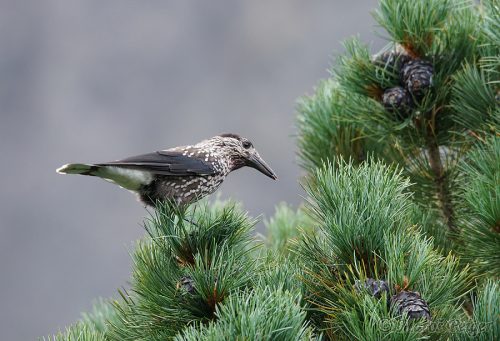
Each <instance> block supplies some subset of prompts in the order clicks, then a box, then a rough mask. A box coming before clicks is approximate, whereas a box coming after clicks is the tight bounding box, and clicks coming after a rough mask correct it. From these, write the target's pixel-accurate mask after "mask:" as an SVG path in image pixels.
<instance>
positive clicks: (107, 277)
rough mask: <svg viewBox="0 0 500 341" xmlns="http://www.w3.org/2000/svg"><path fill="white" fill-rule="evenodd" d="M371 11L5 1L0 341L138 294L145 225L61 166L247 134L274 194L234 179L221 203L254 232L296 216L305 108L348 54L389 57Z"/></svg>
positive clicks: (256, 4) (348, 6) (0, 58)
mask: <svg viewBox="0 0 500 341" xmlns="http://www.w3.org/2000/svg"><path fill="white" fill-rule="evenodd" d="M376 3H377V2H376V1H375V0H370V1H368V0H365V1H347V0H344V1H341V0H338V1H334V0H331V1H300V0H278V1H272V2H270V1H264V0H262V1H231V0H226V1H222V0H220V1H214V0H212V1H165V0H161V1H160V0H151V1H135V0H108V1H101V0H72V1H63V0H46V1H38V0H26V1H24V0H22V1H19V0H0V48H1V51H2V52H1V53H0V155H1V159H2V161H1V167H0V188H1V190H0V331H1V332H0V333H1V337H0V338H1V339H3V340H32V339H35V338H36V337H37V336H43V335H47V334H49V333H53V332H56V331H57V330H58V329H59V328H63V327H64V326H65V325H67V324H70V323H71V322H73V321H75V320H76V319H77V318H78V317H79V314H80V312H81V311H85V310H88V309H89V308H90V307H91V301H92V299H93V298H95V297H98V296H103V297H110V296H113V295H115V294H116V288H117V287H120V286H123V285H126V281H127V279H128V278H129V272H130V266H131V264H130V257H129V254H128V252H129V251H131V250H132V249H133V247H132V241H134V240H135V239H137V238H139V237H140V236H142V235H143V229H142V227H141V221H142V218H143V217H144V215H145V214H146V212H145V210H144V209H143V208H142V207H141V205H139V204H138V203H137V202H136V200H135V198H134V197H133V196H132V195H130V194H129V193H127V192H125V191H124V190H121V189H119V188H118V187H115V186H112V185H109V184H107V183H105V182H103V181H102V180H99V179H93V178H86V177H77V176H61V175H57V174H56V173H55V169H56V168H57V167H59V166H60V165H61V164H63V163H67V162H71V161H108V160H113V159H117V158H121V157H124V156H129V155H133V154H139V153H143V152H149V151H153V150H157V149H161V148H166V147H170V146H175V145H179V144H189V143H192V142H196V141H198V140H200V139H203V138H206V137H209V136H212V135H215V134H217V133H221V132H237V133H240V134H242V135H244V136H247V137H249V138H251V139H252V140H253V141H254V144H255V145H256V147H257V148H258V150H259V151H260V153H261V155H262V156H263V157H264V158H265V159H266V160H267V161H268V163H269V164H270V165H271V166H272V167H273V169H274V170H275V171H276V173H277V174H278V176H279V178H280V179H279V181H278V182H272V181H271V180H270V179H268V178H266V177H264V176H262V175H260V174H259V173H257V172H256V171H254V170H251V169H245V170H240V171H238V172H236V173H234V174H232V175H231V176H230V177H229V179H228V180H227V181H226V183H225V184H224V185H223V186H222V193H223V197H229V196H231V197H233V198H234V199H236V200H241V201H242V202H243V203H244V205H245V207H246V208H247V209H248V210H249V211H250V213H251V214H252V215H255V216H256V215H259V214H264V215H267V216H269V215H270V214H272V212H273V211H274V205H275V204H277V203H278V202H280V201H287V202H289V203H292V204H297V203H298V202H300V200H301V199H300V195H301V194H302V191H301V189H300V186H299V184H298V181H297V180H298V177H299V176H300V170H299V167H298V166H297V165H296V160H295V141H294V137H293V136H294V134H295V129H294V118H295V112H294V105H295V100H296V99H297V97H298V96H300V95H302V94H304V93H307V92H309V93H312V90H313V86H314V85H315V84H316V83H317V81H318V80H319V79H320V78H325V77H327V76H328V72H327V68H328V67H329V65H330V64H331V62H332V58H331V57H332V56H334V55H336V54H338V53H340V52H342V47H341V45H340V41H341V40H343V39H345V38H347V37H349V36H352V35H355V34H359V35H360V36H361V37H362V38H363V40H364V41H365V42H371V43H373V47H374V49H378V48H380V47H382V45H383V44H384V42H383V41H382V40H381V39H378V38H376V37H375V35H374V34H373V33H372V32H373V25H374V20H373V19H372V18H371V16H370V14H369V11H370V10H372V9H374V8H375V7H376V5H377V4H376ZM260 228H261V226H260Z"/></svg>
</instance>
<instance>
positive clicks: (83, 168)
mask: <svg viewBox="0 0 500 341" xmlns="http://www.w3.org/2000/svg"><path fill="white" fill-rule="evenodd" d="M98 170H99V166H96V165H91V164H87V163H69V164H67V165H64V166H62V167H60V168H58V169H57V170H56V172H57V173H59V174H81V175H96V173H97V171H98Z"/></svg>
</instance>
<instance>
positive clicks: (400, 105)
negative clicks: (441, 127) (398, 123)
mask: <svg viewBox="0 0 500 341" xmlns="http://www.w3.org/2000/svg"><path fill="white" fill-rule="evenodd" d="M374 63H375V64H376V65H378V66H380V67H383V68H385V69H387V70H389V71H390V72H394V73H395V74H397V75H399V80H400V85H399V86H396V87H393V88H388V89H385V90H384V94H383V95H382V104H383V105H384V107H385V108H386V109H387V111H389V112H391V113H395V114H396V116H397V117H398V118H400V119H406V118H408V117H409V116H410V114H411V112H412V110H413V108H414V105H415V102H416V101H419V100H420V99H422V97H423V96H424V95H425V94H426V93H427V91H428V90H429V88H430V87H431V86H432V76H433V74H434V67H433V65H432V64H431V63H430V62H428V61H426V60H423V59H420V58H413V57H412V56H410V55H409V54H408V53H407V52H406V51H405V50H404V49H403V48H402V47H401V46H397V47H396V48H395V49H393V50H389V51H386V52H383V53H381V54H379V55H377V56H376V57H375V59H374Z"/></svg>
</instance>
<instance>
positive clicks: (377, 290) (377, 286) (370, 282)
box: [354, 278, 390, 298]
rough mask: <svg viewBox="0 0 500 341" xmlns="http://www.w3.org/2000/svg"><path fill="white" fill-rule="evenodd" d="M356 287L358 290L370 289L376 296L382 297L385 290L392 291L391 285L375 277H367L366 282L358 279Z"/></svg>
mask: <svg viewBox="0 0 500 341" xmlns="http://www.w3.org/2000/svg"><path fill="white" fill-rule="evenodd" d="M354 288H355V289H356V291H357V292H362V291H368V292H369V293H370V294H371V295H372V296H373V297H375V298H380V297H382V293H383V292H387V293H388V294H389V293H390V289H389V285H388V284H387V282H386V281H384V280H376V279H373V278H367V279H366V280H365V282H364V283H361V282H360V281H359V280H356V282H355V283H354Z"/></svg>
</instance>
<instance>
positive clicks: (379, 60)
mask: <svg viewBox="0 0 500 341" xmlns="http://www.w3.org/2000/svg"><path fill="white" fill-rule="evenodd" d="M410 60H412V57H411V56H410V55H409V54H407V53H406V51H404V49H403V48H402V47H396V48H394V49H392V50H388V51H385V52H382V53H380V54H378V55H375V56H374V58H373V62H374V63H375V65H377V66H380V67H382V68H385V69H387V70H389V71H392V72H394V73H396V74H399V72H400V70H401V68H402V67H403V66H404V65H405V64H406V63H408V62H409V61H410Z"/></svg>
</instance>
